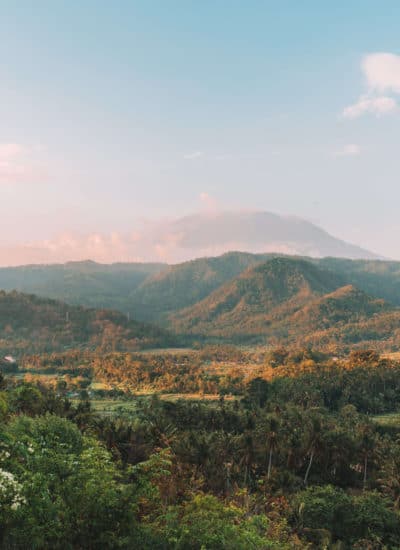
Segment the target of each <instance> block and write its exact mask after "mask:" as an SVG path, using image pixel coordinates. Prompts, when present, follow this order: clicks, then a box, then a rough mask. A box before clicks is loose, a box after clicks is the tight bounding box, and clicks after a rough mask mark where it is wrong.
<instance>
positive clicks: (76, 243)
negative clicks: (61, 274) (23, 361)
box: [0, 211, 378, 266]
mask: <svg viewBox="0 0 400 550" xmlns="http://www.w3.org/2000/svg"><path fill="white" fill-rule="evenodd" d="M231 250H240V251H244V252H251V253H268V252H272V253H280V254H290V255H300V256H311V257H326V256H334V257H340V258H351V259H357V258H364V259H377V258H378V256H377V255H376V254H374V253H373V252H370V251H368V250H364V249H362V248H360V247H358V246H355V245H352V244H349V243H346V242H344V241H342V240H340V239H337V238H335V237H333V236H332V235H330V234H329V233H327V232H326V231H324V230H323V229H321V228H319V227H318V226H316V225H314V224H312V223H310V222H308V221H305V220H302V219H299V218H294V217H284V216H278V215H277V214H273V213H270V212H245V211H231V212H218V213H207V214H194V215H191V216H186V217H183V218H179V219H175V220H170V221H164V222H151V223H146V224H144V225H143V226H142V227H141V228H139V230H135V231H133V232H131V233H130V234H120V233H116V232H114V233H112V234H110V235H104V234H101V233H95V234H89V235H86V236H82V235H73V234H66V235H61V236H60V237H58V238H56V239H53V240H48V241H43V242H33V243H28V244H27V243H25V244H23V245H16V246H8V247H4V246H3V247H0V265H3V266H11V265H22V264H29V263H36V264H49V263H59V262H66V261H70V260H86V259H88V258H90V259H92V260H96V261H98V262H106V263H108V262H121V261H123V262H132V261H136V262H160V261H161V262H168V263H177V262H183V261H187V260H191V259H194V258H199V257H205V256H207V257H209V256H218V255H221V254H223V253H225V252H229V251H231Z"/></svg>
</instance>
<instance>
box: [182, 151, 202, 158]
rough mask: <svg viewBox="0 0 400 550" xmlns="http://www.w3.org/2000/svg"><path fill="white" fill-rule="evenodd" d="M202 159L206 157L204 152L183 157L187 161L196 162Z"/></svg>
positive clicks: (196, 152)
mask: <svg viewBox="0 0 400 550" xmlns="http://www.w3.org/2000/svg"><path fill="white" fill-rule="evenodd" d="M201 157H204V153H203V151H194V152H193V153H187V154H186V155H183V158H184V159H185V160H195V159H199V158H201Z"/></svg>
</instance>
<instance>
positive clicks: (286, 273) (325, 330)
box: [171, 258, 400, 347]
mask: <svg viewBox="0 0 400 550" xmlns="http://www.w3.org/2000/svg"><path fill="white" fill-rule="evenodd" d="M171 322H172V324H173V326H174V328H175V330H176V331H178V332H180V333H186V334H190V335H192V336H194V337H202V338H205V337H210V336H214V337H216V338H220V339H223V340H232V341H233V340H236V341H245V340H251V339H253V340H257V339H258V340H263V341H264V342H267V343H270V344H271V343H272V344H278V343H286V344H290V343H297V345H298V344H299V343H304V344H306V343H312V344H313V345H317V346H326V345H352V344H357V343H360V342H363V343H366V342H369V343H371V342H374V343H375V344H379V343H385V344H388V345H393V346H395V347H396V346H398V345H399V344H400V334H399V332H400V311H399V310H397V309H396V308H394V307H393V306H391V305H389V304H388V303H386V302H384V301H383V300H381V299H377V298H374V297H371V296H369V295H367V294H366V293H364V292H363V291H362V290H360V289H357V288H356V287H354V286H352V285H345V284H344V278H343V277H342V276H341V275H338V274H336V273H334V272H332V271H329V270H323V269H321V268H320V267H317V266H315V265H313V264H312V263H311V262H309V261H305V260H296V259H289V258H274V259H271V260H269V261H267V262H266V263H264V264H261V265H257V266H255V267H253V268H249V269H248V270H247V271H245V272H244V273H242V274H240V275H239V276H238V277H237V278H235V279H234V280H233V281H231V282H229V283H226V284H225V285H223V286H222V287H220V288H219V289H217V290H216V291H214V292H213V293H212V294H210V295H209V296H208V297H207V298H205V299H204V300H202V301H201V302H199V303H197V304H195V305H194V306H191V307H189V308H186V309H184V310H183V311H181V312H178V313H176V314H174V315H172V316H171Z"/></svg>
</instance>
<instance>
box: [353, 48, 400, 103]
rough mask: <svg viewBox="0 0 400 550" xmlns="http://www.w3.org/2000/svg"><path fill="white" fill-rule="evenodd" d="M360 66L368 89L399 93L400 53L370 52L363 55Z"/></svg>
mask: <svg viewBox="0 0 400 550" xmlns="http://www.w3.org/2000/svg"><path fill="white" fill-rule="evenodd" d="M361 67H362V70H363V72H364V75H365V77H366V79H367V83H368V87H369V88H370V89H372V90H376V91H377V92H379V93H382V92H393V93H395V94H400V55H395V54H392V53H372V54H369V55H366V56H365V57H364V59H363V62H362V65H361Z"/></svg>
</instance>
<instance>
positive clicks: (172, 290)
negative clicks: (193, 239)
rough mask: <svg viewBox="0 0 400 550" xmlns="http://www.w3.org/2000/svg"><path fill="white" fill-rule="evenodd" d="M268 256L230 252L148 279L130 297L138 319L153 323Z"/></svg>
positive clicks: (198, 260) (197, 299)
mask: <svg viewBox="0 0 400 550" xmlns="http://www.w3.org/2000/svg"><path fill="white" fill-rule="evenodd" d="M267 257H268V255H255V254H247V253H244V252H230V253H227V254H223V255H222V256H220V257H217V258H199V259H197V260H192V261H190V262H184V263H182V264H178V265H174V266H170V267H168V268H167V269H164V270H163V271H161V272H159V273H156V274H155V275H153V276H150V277H148V278H147V279H146V280H145V281H144V282H143V283H142V284H141V285H139V286H138V287H137V288H136V289H135V290H134V291H133V292H132V293H131V294H130V296H129V298H128V301H129V302H131V303H132V304H133V308H134V310H135V313H136V315H137V317H138V318H140V319H149V320H156V319H158V320H159V321H160V319H161V320H162V319H165V316H166V315H168V314H170V313H172V312H174V311H178V310H180V309H183V308H185V307H188V306H191V305H193V304H195V303H196V302H198V301H200V300H202V299H203V298H205V297H206V296H208V295H209V294H211V292H213V291H214V290H215V289H217V288H218V287H220V286H221V285H223V284H225V283H226V282H228V281H230V280H231V279H233V278H234V277H236V276H237V275H239V274H240V273H242V272H243V271H244V270H246V269H247V268H248V267H249V266H254V265H257V264H259V263H261V262H263V261H265V259H266V258H267Z"/></svg>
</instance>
